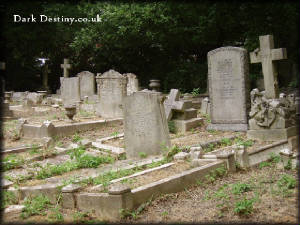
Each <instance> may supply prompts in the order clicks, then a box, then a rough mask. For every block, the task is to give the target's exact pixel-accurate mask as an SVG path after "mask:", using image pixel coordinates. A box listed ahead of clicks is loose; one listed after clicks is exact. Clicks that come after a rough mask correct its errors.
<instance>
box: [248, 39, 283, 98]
mask: <svg viewBox="0 0 300 225" xmlns="http://www.w3.org/2000/svg"><path fill="white" fill-rule="evenodd" d="M259 44H260V51H257V50H255V51H254V52H251V53H250V61H251V63H261V64H262V70H263V75H264V84H265V91H266V94H265V96H266V98H278V81H277V70H276V67H275V64H274V63H273V61H274V60H281V59H287V53H286V49H285V48H277V49H274V38H273V35H265V36H260V37H259Z"/></svg>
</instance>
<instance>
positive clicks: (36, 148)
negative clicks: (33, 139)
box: [29, 144, 40, 155]
mask: <svg viewBox="0 0 300 225" xmlns="http://www.w3.org/2000/svg"><path fill="white" fill-rule="evenodd" d="M38 153H40V147H39V146H38V145H37V144H32V146H31V149H30V151H29V154H30V155H34V154H38Z"/></svg>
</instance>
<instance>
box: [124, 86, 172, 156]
mask: <svg viewBox="0 0 300 225" xmlns="http://www.w3.org/2000/svg"><path fill="white" fill-rule="evenodd" d="M162 100H163V99H162V95H161V94H160V93H157V92H152V91H138V92H134V93H133V94H132V95H130V96H127V97H125V99H124V128H125V130H124V138H125V149H126V156H127V157H128V158H134V157H139V154H138V153H139V152H144V153H146V154H147V155H156V154H161V153H162V146H166V147H169V146H170V139H169V130H168V124H167V119H166V115H165V110H164V106H163V104H162Z"/></svg>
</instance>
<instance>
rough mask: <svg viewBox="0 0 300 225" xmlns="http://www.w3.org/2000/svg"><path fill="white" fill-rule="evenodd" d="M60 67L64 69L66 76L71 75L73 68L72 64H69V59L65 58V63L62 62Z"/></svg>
mask: <svg viewBox="0 0 300 225" xmlns="http://www.w3.org/2000/svg"><path fill="white" fill-rule="evenodd" d="M60 67H61V68H62V69H64V77H69V69H71V67H72V66H71V64H69V59H64V64H60Z"/></svg>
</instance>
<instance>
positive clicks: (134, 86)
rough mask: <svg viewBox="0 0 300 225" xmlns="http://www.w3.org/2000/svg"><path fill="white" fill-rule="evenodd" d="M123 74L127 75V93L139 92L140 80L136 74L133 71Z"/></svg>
mask: <svg viewBox="0 0 300 225" xmlns="http://www.w3.org/2000/svg"><path fill="white" fill-rule="evenodd" d="M123 75H124V76H126V77H127V95H131V94H132V93H133V92H137V91H138V90H139V81H138V79H137V78H136V75H134V74H133V73H125V74H123Z"/></svg>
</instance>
